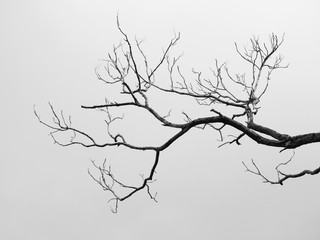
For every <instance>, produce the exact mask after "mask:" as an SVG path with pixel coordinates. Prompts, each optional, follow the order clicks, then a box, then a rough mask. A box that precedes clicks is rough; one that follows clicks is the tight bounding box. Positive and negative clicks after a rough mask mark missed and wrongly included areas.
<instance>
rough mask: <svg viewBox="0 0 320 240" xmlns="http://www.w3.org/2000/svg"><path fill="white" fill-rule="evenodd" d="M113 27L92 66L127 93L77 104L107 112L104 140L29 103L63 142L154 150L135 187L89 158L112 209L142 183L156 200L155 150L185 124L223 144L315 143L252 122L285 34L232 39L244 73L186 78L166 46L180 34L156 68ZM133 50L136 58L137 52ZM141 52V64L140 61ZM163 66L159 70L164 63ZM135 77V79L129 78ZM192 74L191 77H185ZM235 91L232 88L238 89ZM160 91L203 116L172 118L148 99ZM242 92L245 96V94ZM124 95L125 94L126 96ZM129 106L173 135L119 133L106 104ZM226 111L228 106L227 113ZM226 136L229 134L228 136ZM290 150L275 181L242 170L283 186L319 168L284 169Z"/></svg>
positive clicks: (315, 136)
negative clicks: (144, 137) (146, 138)
mask: <svg viewBox="0 0 320 240" xmlns="http://www.w3.org/2000/svg"><path fill="white" fill-rule="evenodd" d="M117 27H118V30H119V32H120V34H121V36H122V37H123V39H124V40H123V42H120V44H118V45H116V46H114V47H113V51H112V52H111V53H110V54H108V57H107V59H105V60H104V61H105V64H106V65H105V66H104V67H102V65H100V66H98V67H97V68H96V69H95V71H96V75H97V78H98V80H101V81H103V82H104V83H106V84H115V85H119V86H120V87H121V88H122V92H120V93H119V94H125V95H127V96H128V98H124V100H123V101H122V102H117V101H109V100H106V101H105V103H102V104H93V105H82V106H81V108H83V109H87V110H93V109H96V110H101V111H104V112H105V113H106V119H105V123H106V125H107V132H106V134H107V137H108V138H109V139H110V141H105V142H98V141H96V140H95V139H94V137H92V136H91V135H90V134H88V133H86V132H85V131H83V130H81V129H80V128H77V127H73V126H71V125H72V124H71V123H72V122H71V118H70V117H69V118H68V121H67V118H65V116H64V114H63V112H62V111H61V112H60V114H58V112H57V111H56V110H55V109H54V108H53V106H52V105H51V103H49V107H50V110H51V113H52V121H51V122H50V121H44V120H42V118H41V117H40V116H39V114H38V113H37V111H36V110H35V109H34V113H35V115H36V117H37V119H38V121H39V122H40V123H41V124H43V125H44V126H46V127H47V128H49V129H50V131H51V132H50V135H51V137H52V139H53V140H54V143H57V144H59V145H61V146H71V145H81V146H83V147H87V148H89V147H98V148H104V147H119V146H122V147H125V148H128V149H131V150H138V151H152V152H154V154H155V156H154V160H153V164H152V166H151V168H150V170H149V173H148V175H147V177H144V176H143V175H141V177H142V181H141V183H140V184H138V185H137V186H133V185H130V184H126V183H124V182H122V181H120V180H119V179H118V178H117V177H115V176H114V174H113V173H112V171H111V166H107V163H106V162H107V160H106V159H105V160H104V162H103V164H102V165H101V166H99V165H97V164H96V163H95V162H94V161H92V164H93V167H94V169H95V170H96V171H97V172H98V176H97V175H95V174H94V173H92V172H91V171H90V170H88V173H89V175H90V177H91V178H92V179H93V180H94V181H95V182H97V183H98V184H99V185H100V187H102V189H103V190H104V191H107V192H109V193H110V194H111V196H112V197H111V199H110V201H114V202H115V207H114V208H113V209H112V210H113V211H114V212H117V210H118V204H119V202H121V201H124V200H126V199H128V198H130V197H131V196H132V195H134V194H136V193H138V192H140V191H141V190H143V189H146V191H147V194H148V195H149V196H150V198H151V199H153V200H155V201H156V194H154V195H153V194H151V191H150V184H151V183H152V182H153V181H154V174H155V172H156V168H157V166H158V164H159V161H160V153H161V152H162V151H164V150H166V149H167V148H168V147H169V146H171V144H172V143H174V142H175V141H176V140H177V139H179V138H180V137H182V136H183V135H184V134H186V133H187V132H188V131H189V130H190V129H193V128H199V129H201V130H204V129H205V128H206V127H207V126H208V127H210V128H212V129H214V130H215V131H217V132H218V134H219V137H220V141H221V142H222V143H221V145H220V147H221V146H224V145H226V144H234V143H235V144H237V145H240V144H241V143H240V140H242V139H243V138H245V137H248V138H249V139H251V140H253V141H254V142H256V143H258V144H262V145H265V146H272V147H278V148H280V149H281V150H280V152H282V151H284V150H287V149H296V148H298V147H301V146H303V145H306V144H311V143H317V142H320V133H319V132H317V133H307V134H301V135H296V136H294V135H290V134H287V133H281V132H279V131H277V130H274V129H272V128H270V127H267V126H264V125H260V124H257V123H256V122H255V120H254V118H255V115H256V114H258V110H259V109H260V107H261V106H260V103H261V99H262V96H264V95H265V93H266V91H267V89H268V87H269V81H270V79H271V75H272V73H273V71H274V70H277V69H280V68H286V67H288V65H284V66H282V65H281V64H282V61H283V57H282V56H281V55H278V56H276V55H275V54H276V52H277V51H278V49H279V47H280V46H281V45H282V44H283V41H284V36H283V37H282V38H280V39H279V38H278V36H277V35H275V34H271V35H270V39H269V45H268V44H266V43H262V42H261V41H260V40H259V38H256V37H253V38H252V39H251V40H250V43H251V46H250V48H244V51H243V52H242V51H240V50H239V47H238V45H237V44H236V43H235V48H236V51H237V53H238V54H239V56H240V57H241V58H242V59H244V60H245V61H246V62H247V63H248V64H249V66H250V67H251V69H252V72H251V73H250V74H249V75H251V77H249V78H248V77H247V75H248V74H238V73H236V74H233V73H232V72H231V71H230V70H229V67H228V66H227V64H226V63H222V64H220V63H218V61H217V60H216V61H215V65H214V67H213V68H211V69H210V70H211V72H212V73H213V78H212V79H210V78H204V77H203V74H202V72H201V71H197V70H194V69H192V71H191V75H192V77H191V78H190V77H187V75H185V74H184V73H182V70H181V68H180V67H179V65H178V63H179V60H180V59H181V57H182V55H179V56H178V57H173V58H171V57H170V56H169V53H170V51H171V50H172V49H173V48H174V47H175V46H176V45H177V43H178V41H179V40H180V34H178V35H175V36H174V37H173V38H172V39H171V40H170V42H169V44H168V45H167V47H166V48H165V49H164V50H163V53H162V55H161V56H160V60H159V61H158V62H157V63H156V64H155V66H154V67H152V66H150V63H149V62H148V58H147V54H146V53H145V52H144V51H143V47H142V44H143V42H142V41H139V40H138V39H137V38H135V41H134V42H133V43H132V42H131V41H130V39H129V37H128V35H127V34H126V33H125V31H124V30H123V29H122V28H121V26H120V23H119V18H118V17H117ZM136 54H138V55H139V56H140V58H137V57H136ZM141 58H142V62H141V61H139V60H138V59H141ZM165 64H166V65H167V66H166V68H161V66H163V65H165ZM160 68H161V69H166V71H167V72H168V73H169V78H168V81H167V82H165V80H161V84H160V82H159V80H158V78H157V73H158V71H160ZM101 69H104V70H105V72H106V74H107V76H108V78H105V77H102V76H101V73H100V71H101ZM132 76H134V78H132ZM190 79H193V80H190ZM238 89H239V90H240V91H237V90H238ZM154 91H156V92H158V93H162V94H163V95H173V96H177V97H180V98H192V99H194V100H195V101H196V102H197V103H198V104H199V106H200V107H204V108H206V109H207V115H206V116H198V117H196V118H194V117H191V116H192V115H190V114H189V113H188V112H187V111H185V110H182V111H181V116H182V117H183V118H184V121H183V122H179V121H173V120H172V118H171V116H170V113H171V110H170V111H169V113H168V114H167V115H164V114H162V113H160V111H159V110H158V109H156V108H155V107H154V106H153V105H152V104H151V103H152V101H150V100H149V98H150V97H151V96H152V92H154ZM244 95H245V96H244ZM126 99H127V100H126ZM218 105H220V106H224V109H225V110H223V111H220V110H219V111H218V110H216V109H219V108H217V106H218ZM127 107H131V108H139V109H142V110H144V111H145V112H146V113H148V114H150V115H151V116H152V117H153V118H154V119H155V120H157V122H158V124H160V125H161V126H163V127H164V128H166V129H172V130H173V133H172V135H171V136H170V137H168V139H166V140H165V141H164V142H163V143H162V144H160V145H157V146H152V145H150V146H149V145H148V146H139V145H136V144H133V143H130V141H128V140H127V139H126V136H125V135H124V134H121V133H119V132H114V130H113V128H112V126H113V123H114V122H115V121H121V120H122V117H123V116H122V117H119V116H118V117H114V116H112V114H111V111H110V110H111V109H114V108H120V109H123V111H125V109H126V108H127ZM230 110H231V111H232V112H233V114H232V115H231V116H229V115H230ZM226 127H230V128H233V129H234V130H235V131H236V133H235V134H234V135H229V136H227V139H226V140H225V138H224V134H223V133H224V131H225V128H226ZM61 133H63V134H69V136H71V137H70V138H69V139H68V140H66V141H62V140H60V139H58V138H57V135H58V134H61ZM230 138H231V140H229V141H228V139H230ZM292 158H293V156H292V157H291V158H290V159H289V160H288V161H287V162H286V163H281V164H279V165H278V166H277V167H276V172H277V174H278V179H277V180H275V181H273V180H269V179H268V178H267V177H266V176H265V175H263V174H262V171H261V170H260V169H259V167H258V166H257V164H256V163H255V162H254V161H253V160H252V166H253V169H251V168H249V167H248V166H247V165H246V164H245V163H243V165H244V166H245V168H246V170H247V171H248V172H250V173H252V174H255V175H258V176H260V177H262V178H263V179H264V181H265V182H268V183H271V184H281V185H282V184H283V183H284V181H286V180H287V179H292V178H299V177H302V176H304V175H306V174H309V175H315V174H318V173H319V172H320V167H319V168H317V169H315V170H304V171H302V172H300V173H296V174H285V173H283V172H282V171H280V170H279V167H280V166H284V165H287V164H289V163H290V161H291V160H292ZM119 187H120V188H122V189H124V190H126V192H125V193H123V194H120V193H119V192H118V191H117V188H119Z"/></svg>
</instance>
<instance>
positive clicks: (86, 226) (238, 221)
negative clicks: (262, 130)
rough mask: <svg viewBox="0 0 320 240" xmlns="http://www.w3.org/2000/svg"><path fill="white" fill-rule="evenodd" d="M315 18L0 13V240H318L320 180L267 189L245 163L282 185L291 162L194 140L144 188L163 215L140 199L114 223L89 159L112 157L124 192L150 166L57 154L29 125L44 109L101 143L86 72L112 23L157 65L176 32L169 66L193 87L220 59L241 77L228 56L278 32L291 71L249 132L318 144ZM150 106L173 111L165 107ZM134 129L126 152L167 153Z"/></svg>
mask: <svg viewBox="0 0 320 240" xmlns="http://www.w3.org/2000/svg"><path fill="white" fill-rule="evenodd" d="M319 11H320V3H319V1H316V0H305V1H292V0H291V1H279V0H277V1H276V0H269V1H256V0H255V1H251V0H243V1H230V0H228V1H215V0H214V1H202V0H199V1H174V0H170V1H169V0H162V1H150V0H149V1H142V0H137V1H107V0H90V1H87V0H83V1H80V0H79V1H65V0H64V1H48V0H41V1H40V0H39V1H36V0H29V1H6V0H2V1H1V2H0V31H1V34H0V79H1V87H0V98H1V118H0V124H1V125H0V126H1V128H2V129H1V138H0V139H1V140H0V141H1V147H0V149H1V151H0V157H1V159H0V212H1V214H0V238H1V239H13V240H16V239H24V240H29V239H30V240H36V239H41V240H45V239H78V240H82V239H95V240H100V239H291V240H295V239H319V238H320V228H319V225H320V217H319V216H320V210H319V198H320V195H319V191H318V189H319V188H318V186H319V176H313V177H309V176H307V177H304V178H302V179H296V180H289V181H287V182H286V183H285V185H284V186H273V185H269V184H265V183H262V180H261V179H260V178H259V177H257V176H253V175H251V174H249V173H246V172H245V171H244V170H245V169H244V167H243V166H242V163H241V162H242V161H245V162H246V163H248V164H249V163H250V160H251V158H253V159H254V160H256V161H257V163H258V164H259V166H261V168H262V169H264V170H265V171H266V174H267V175H268V176H270V177H276V175H275V172H274V171H273V168H274V166H276V164H277V163H279V162H280V161H286V160H287V159H289V158H290V156H291V154H292V152H289V151H288V152H284V153H282V154H279V150H280V149H273V148H267V147H263V146H258V144H256V143H252V142H251V141H249V140H244V141H243V144H244V145H242V146H240V147H237V146H235V145H234V146H225V147H224V148H217V146H218V145H219V142H218V141H217V139H218V134H217V133H215V132H214V131H198V130H195V131H191V132H190V133H188V134H187V135H186V136H184V138H183V139H180V140H179V141H177V142H176V143H175V144H173V145H172V146H171V147H170V148H169V149H168V150H167V151H166V152H165V153H164V154H162V156H161V162H160V164H159V167H158V169H157V174H156V178H157V182H156V183H154V184H153V185H152V191H154V192H158V197H157V199H158V201H159V202H158V203H154V202H153V201H152V200H150V199H149V198H148V195H147V194H146V193H145V192H140V193H138V194H137V195H135V196H134V197H132V198H131V199H129V200H127V201H125V202H123V203H121V204H120V208H119V213H118V214H112V213H111V211H110V207H111V206H110V204H108V202H107V201H108V199H110V195H109V194H108V193H105V192H103V191H102V190H101V189H100V188H99V186H98V185H97V184H96V183H94V182H93V181H92V180H91V179H90V177H89V176H88V174H87V169H88V168H91V164H90V158H91V159H95V160H97V161H101V160H103V158H104V157H106V158H107V159H108V161H109V162H110V163H113V164H114V166H115V171H116V173H117V175H118V176H119V177H120V178H122V179H124V180H128V179H129V176H130V177H136V175H137V174H138V173H139V172H134V171H133V170H136V169H135V168H139V167H141V168H142V169H144V168H146V167H148V166H149V165H148V164H150V161H151V160H153V158H152V156H150V155H148V153H141V154H139V153H131V152H129V151H120V150H111V151H109V150H108V149H83V148H81V147H70V148H62V147H59V146H57V145H53V144H52V139H51V138H50V137H49V136H48V133H49V132H48V129H46V128H45V127H43V126H42V125H40V124H39V123H38V122H37V119H36V118H35V116H34V114H33V105H34V104H35V105H36V108H37V111H38V113H39V114H40V115H41V117H43V118H44V119H47V120H50V119H51V116H50V111H49V106H48V105H47V102H48V101H50V102H51V103H52V104H53V105H54V106H55V107H56V109H57V110H61V109H63V110H64V113H65V114H66V115H69V114H70V115H72V117H73V123H74V125H75V126H77V127H79V128H82V129H84V130H87V131H89V132H90V133H92V134H93V135H96V136H97V137H103V136H104V135H103V134H104V131H105V126H104V124H103V115H101V114H100V113H98V112H96V111H88V110H81V109H80V105H81V104H87V105H90V104H96V103H103V101H104V97H105V96H107V95H108V94H112V93H110V91H109V93H108V87H107V86H106V85H105V84H103V83H102V82H99V81H98V80H97V79H96V76H95V74H94V68H95V67H96V66H97V65H99V64H100V63H101V62H100V59H103V58H105V57H106V56H107V53H108V52H110V50H112V45H113V44H117V43H119V41H120V40H121V37H122V36H121V35H120V34H119V32H118V31H117V28H116V15H117V13H118V12H119V16H120V20H121V24H122V26H123V29H124V30H125V31H126V32H127V33H128V35H129V36H130V37H131V38H132V39H134V37H135V36H136V37H138V38H140V39H144V40H145V49H146V54H147V55H148V57H149V59H150V61H157V60H158V59H159V57H160V55H161V53H162V48H164V47H165V46H166V45H167V43H168V42H169V40H170V39H171V38H172V36H173V34H174V32H181V38H182V39H181V41H180V43H179V45H178V46H177V49H176V50H175V53H177V54H179V53H181V52H183V53H184V57H183V61H182V63H183V65H182V66H181V67H183V70H184V71H185V73H186V75H188V74H189V75H188V76H192V74H190V70H191V68H193V67H194V68H195V69H197V70H201V71H203V72H205V73H207V74H209V73H210V71H209V68H210V67H212V66H213V64H214V60H215V59H216V58H217V59H219V60H220V61H221V62H223V61H228V62H229V65H228V66H229V68H230V69H231V70H233V71H234V72H237V71H238V72H240V73H241V72H244V71H245V70H243V69H242V66H244V65H243V64H244V63H243V61H241V59H240V58H239V57H238V56H237V54H236V52H235V49H234V42H237V43H238V44H239V45H240V46H243V45H246V44H248V43H249V39H250V37H252V36H253V35H255V36H260V37H261V39H265V40H267V39H268V36H269V34H271V33H272V32H274V33H276V34H279V35H280V36H281V35H282V34H283V33H285V34H286V37H285V43H284V45H283V46H282V47H281V48H280V50H279V51H280V52H281V53H282V54H283V55H284V56H285V60H284V61H285V63H289V64H290V66H289V68H288V69H284V70H279V71H277V72H275V73H274V75H273V78H272V81H271V83H270V88H269V91H268V93H267V94H266V95H265V97H264V98H263V101H262V102H261V107H262V109H261V110H260V112H259V116H258V117H257V118H256V121H257V123H259V124H264V125H266V126H269V127H272V128H275V129H277V130H279V131H280V132H284V133H289V134H301V133H307V132H318V131H319V130H320V127H319V120H320V118H319V112H318V111H319V106H318V102H319V100H318V92H319V89H320V83H319V82H320V81H319V74H318V70H319V56H320V48H319V42H320V28H319V23H320V17H319ZM182 63H181V64H182ZM163 76H165V75H163ZM157 100H158V103H160V104H161V106H167V107H168V108H170V106H171V105H170V104H171V103H170V102H169V101H166V100H164V99H163V98H160V97H159V99H157ZM196 111H197V110H196V109H195V112H194V113H196ZM135 120H136V121H133V122H132V123H131V125H127V126H126V127H127V130H128V134H130V133H131V136H132V139H135V138H134V136H135V135H136V136H137V135H138V136H141V137H143V138H144V139H147V138H148V137H149V138H150V139H151V140H150V141H157V139H160V140H161V139H162V140H163V139H164V138H163V135H162V134H166V133H164V131H163V130H158V128H154V129H157V130H156V131H153V132H152V134H148V133H149V131H147V129H149V128H150V126H151V125H150V122H149V121H147V119H139V118H138V117H137V115H136V119H135ZM128 124H130V123H128ZM138 124H140V125H142V124H144V127H141V128H138ZM148 127H149V128H148ZM101 139H102V138H101ZM137 139H138V138H137ZM159 142H160V141H159ZM318 148H319V147H318V146H317V145H316V144H314V145H310V146H304V147H301V148H300V149H297V150H296V156H295V158H294V160H293V162H292V164H291V166H288V167H287V168H285V169H284V170H286V171H291V172H298V171H301V170H303V169H305V168H310V169H313V168H316V167H317V166H319V164H320V161H319V157H318V156H319V150H318ZM111 205H112V204H111Z"/></svg>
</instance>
